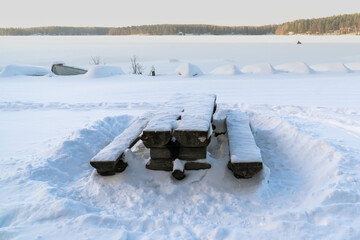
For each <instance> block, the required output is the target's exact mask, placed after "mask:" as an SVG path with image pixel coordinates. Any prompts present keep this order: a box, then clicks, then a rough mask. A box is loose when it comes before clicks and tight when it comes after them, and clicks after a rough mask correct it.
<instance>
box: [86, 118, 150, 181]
mask: <svg viewBox="0 0 360 240" xmlns="http://www.w3.org/2000/svg"><path fill="white" fill-rule="evenodd" d="M148 121H149V120H148V118H146V117H141V118H138V119H137V120H136V121H134V122H133V123H132V124H131V125H130V126H129V127H128V128H127V129H125V130H124V131H123V132H122V133H121V134H120V135H119V136H117V137H116V138H115V139H114V140H113V141H112V142H111V143H110V144H109V145H107V146H106V147H105V148H103V149H102V150H101V151H100V152H98V153H97V154H96V155H95V156H94V157H93V158H92V159H91V160H90V164H91V166H92V167H94V168H96V170H97V172H98V173H99V174H100V175H112V174H115V173H116V172H121V171H124V170H125V168H126V166H127V163H126V161H125V159H124V153H125V151H126V149H129V148H131V147H132V146H133V145H135V143H136V142H137V141H138V140H139V139H140V138H139V135H140V134H141V132H142V130H143V129H144V128H145V127H146V124H147V123H148Z"/></svg>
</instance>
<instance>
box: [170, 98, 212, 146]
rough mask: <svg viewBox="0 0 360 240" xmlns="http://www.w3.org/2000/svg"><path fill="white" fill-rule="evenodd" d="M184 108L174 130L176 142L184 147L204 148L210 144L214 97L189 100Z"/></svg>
mask: <svg viewBox="0 0 360 240" xmlns="http://www.w3.org/2000/svg"><path fill="white" fill-rule="evenodd" d="M190 99H191V100H192V102H189V103H188V104H187V105H186V106H185V107H184V112H183V113H182V115H181V120H180V121H178V123H177V126H176V127H175V128H174V134H173V135H174V137H175V139H176V141H177V142H178V143H179V144H180V145H182V146H184V147H204V146H207V145H208V144H209V143H210V136H211V134H212V125H211V121H212V115H213V113H214V110H215V109H216V96H215V95H199V96H197V97H193V98H190Z"/></svg>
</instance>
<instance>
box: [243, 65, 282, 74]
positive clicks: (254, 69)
mask: <svg viewBox="0 0 360 240" xmlns="http://www.w3.org/2000/svg"><path fill="white" fill-rule="evenodd" d="M241 71H242V72H243V73H261V74H274V73H276V70H275V69H274V67H273V66H272V65H271V64H269V63H260V64H252V65H246V66H244V67H243V68H242V69H241Z"/></svg>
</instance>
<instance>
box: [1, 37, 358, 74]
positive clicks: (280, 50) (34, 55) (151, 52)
mask: <svg viewBox="0 0 360 240" xmlns="http://www.w3.org/2000/svg"><path fill="white" fill-rule="evenodd" d="M297 41H301V42H302V43H303V44H301V45H297V44H296V43H297ZM133 55H137V56H138V57H139V59H140V60H141V61H144V62H146V63H148V64H156V63H158V62H163V61H165V62H168V61H169V60H170V59H179V60H181V61H192V62H195V63H197V64H200V67H201V63H204V62H206V63H207V64H206V65H208V64H209V62H216V63H217V64H224V63H232V64H236V65H238V66H239V67H241V66H243V65H246V64H254V63H263V62H267V63H271V64H273V65H276V64H283V63H289V62H305V63H307V64H321V63H333V62H341V63H352V62H360V36H273V35H269V36H6V37H0V66H4V65H7V64H29V65H41V66H50V65H51V64H52V63H53V62H54V61H64V62H66V63H68V64H72V65H78V66H85V65H89V63H90V60H91V56H100V57H101V59H102V60H103V61H105V62H106V64H128V63H129V59H130V57H131V56H133Z"/></svg>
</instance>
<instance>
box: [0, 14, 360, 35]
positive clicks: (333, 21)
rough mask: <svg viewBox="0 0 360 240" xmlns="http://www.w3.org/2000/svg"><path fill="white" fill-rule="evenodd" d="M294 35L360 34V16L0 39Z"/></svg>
mask: <svg viewBox="0 0 360 240" xmlns="http://www.w3.org/2000/svg"><path fill="white" fill-rule="evenodd" d="M188 34H190V35H266V34H276V35H289V34H290V35H291V34H360V13H355V14H344V15H337V16H331V17H325V18H314V19H301V20H296V21H291V22H286V23H283V24H280V25H264V26H216V25H206V24H187V25H186V24H159V25H142V26H129V27H117V28H111V27H62V26H50V27H32V28H0V36H17V35H18V36H24V35H65V36H66V35H188Z"/></svg>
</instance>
